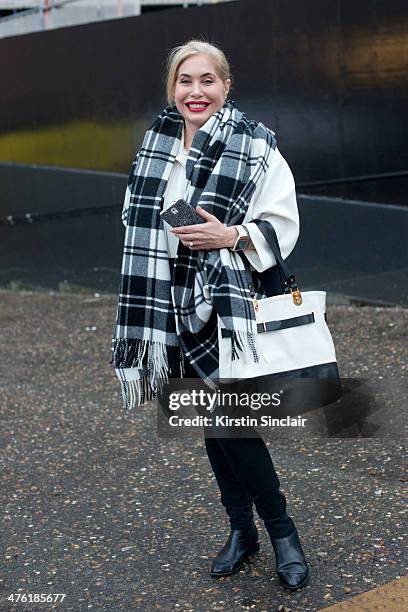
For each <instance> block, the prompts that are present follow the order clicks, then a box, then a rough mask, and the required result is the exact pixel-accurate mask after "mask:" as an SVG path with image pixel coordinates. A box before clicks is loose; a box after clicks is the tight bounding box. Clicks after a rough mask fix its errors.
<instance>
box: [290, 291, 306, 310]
mask: <svg viewBox="0 0 408 612" xmlns="http://www.w3.org/2000/svg"><path fill="white" fill-rule="evenodd" d="M290 292H291V294H292V299H293V303H294V305H295V306H300V305H301V304H302V302H303V298H302V294H301V293H300V291H299V289H296V290H295V291H293V289H291V290H290Z"/></svg>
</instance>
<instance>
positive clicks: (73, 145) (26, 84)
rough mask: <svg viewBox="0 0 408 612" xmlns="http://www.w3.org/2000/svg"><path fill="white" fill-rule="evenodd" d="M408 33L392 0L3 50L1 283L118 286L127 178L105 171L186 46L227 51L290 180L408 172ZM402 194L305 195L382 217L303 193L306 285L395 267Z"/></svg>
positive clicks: (117, 165)
mask: <svg viewBox="0 0 408 612" xmlns="http://www.w3.org/2000/svg"><path fill="white" fill-rule="evenodd" d="M407 25H408V11H407V9H406V1H405V0H388V1H387V2H385V1H384V0H359V2H355V0H306V1H305V0H290V1H289V0H270V1H268V0H240V1H237V2H230V3H225V4H218V5H214V6H210V5H206V6H203V7H196V8H194V9H172V10H168V11H161V12H155V13H149V14H146V15H143V16H141V17H135V18H128V19H117V20H112V21H108V22H101V23H95V24H89V25H84V26H79V27H71V28H64V29H60V30H55V31H48V32H44V33H36V34H31V35H26V36H19V37H15V38H8V39H2V40H0V71H1V72H0V73H1V75H2V76H1V84H2V87H1V90H0V241H1V245H2V247H1V249H0V258H1V259H0V261H1V265H0V284H7V283H8V282H9V281H10V280H15V279H22V280H23V281H27V282H28V281H30V284H33V283H34V284H35V282H38V283H39V284H40V285H45V286H58V282H61V281H63V280H70V281H71V282H77V283H79V284H82V285H89V286H93V287H95V288H98V289H100V290H104V289H106V290H116V288H117V282H118V279H119V276H118V274H119V270H118V268H119V265H120V257H121V247H122V240H123V229H124V228H123V226H122V224H121V220H120V208H121V202H122V199H123V192H124V188H125V178H126V177H125V176H123V175H120V174H117V173H127V172H128V169H129V167H130V164H131V162H132V160H133V158H134V155H135V152H136V150H137V148H138V147H139V146H140V144H141V140H142V136H143V134H144V132H145V130H146V128H147V127H148V125H149V124H150V123H151V122H152V121H153V119H154V118H155V116H156V115H157V114H158V113H159V112H160V110H161V109H162V108H163V106H164V105H165V104H166V101H165V98H164V66H165V59H166V55H167V53H168V51H169V50H170V49H171V48H173V47H174V46H175V45H179V44H181V43H183V42H185V41H186V40H188V39H189V38H191V37H194V36H205V37H206V38H207V39H209V40H211V41H214V42H216V43H218V44H219V45H221V47H222V48H223V49H224V50H225V51H226V53H227V56H228V57H229V59H230V62H231V67H232V71H233V75H234V77H235V86H234V88H233V89H232V90H231V92H230V93H231V97H232V98H233V99H234V100H236V101H237V102H238V104H239V107H240V108H241V109H242V110H244V111H245V112H246V114H247V116H248V117H249V118H253V119H257V120H261V121H263V122H264V123H265V124H266V125H268V126H269V127H271V128H272V129H273V130H275V132H276V134H277V138H278V146H279V148H280V149H281V151H282V153H283V154H284V156H285V157H286V159H287V160H288V162H289V164H290V166H291V168H292V170H293V172H294V175H295V179H296V182H297V184H298V185H302V183H303V182H310V181H316V180H321V181H325V180H328V179H336V178H342V177H350V176H356V175H362V174H363V175H367V174H378V173H384V172H389V173H396V172H398V171H404V170H406V169H408V163H407V162H408V148H407V146H406V142H407V136H408V134H407V122H406V121H405V122H404V115H405V112H406V108H407V106H408V99H407V98H408V95H407V94H408V79H407V74H408V68H407V63H406V57H407V56H408V39H407V37H406V35H405V32H406V30H407ZM1 162H4V163H3V164H2V163H1ZM9 162H11V165H10V163H9ZM13 162H14V165H13ZM19 162H22V165H19ZM66 168H72V170H66ZM84 171H85V172H84ZM92 171H99V172H92ZM115 173H116V174H115ZM406 186H407V185H406V179H405V178H404V177H403V176H402V177H396V178H394V179H393V182H392V183H390V182H388V187H387V182H385V181H384V180H382V181H374V180H373V181H371V182H370V183H357V184H354V183H348V184H346V185H340V186H339V185H337V186H332V187H327V186H326V187H325V188H322V187H320V188H316V189H317V190H318V191H319V192H320V193H325V194H326V195H337V196H339V195H340V196H342V197H352V198H356V199H359V200H371V201H377V202H383V203H386V204H387V203H388V204H389V206H388V210H387V212H385V211H384V207H379V206H375V205H373V206H368V207H365V208H364V207H361V206H360V205H353V206H352V207H350V206H351V205H349V204H347V203H346V204H345V203H342V202H341V201H337V202H335V201H333V200H330V199H326V200H324V199H323V200H322V199H320V200H319V199H316V200H313V201H311V200H307V199H302V198H300V199H299V203H300V211H301V218H302V233H301V238H300V241H299V244H298V247H297V249H296V252H295V253H294V255H293V258H294V262H295V264H296V266H297V267H299V266H300V267H303V268H307V269H309V271H313V269H314V270H315V271H317V273H316V275H315V277H313V278H312V276H313V274H312V276H310V275H309V277H307V275H306V277H307V278H308V279H309V280H310V282H312V284H313V283H314V282H317V281H318V280H319V279H323V280H327V279H331V280H333V279H336V278H338V279H341V278H343V279H344V278H356V277H357V276H359V275H360V276H361V275H364V274H373V273H375V272H381V273H387V274H388V273H390V272H392V270H399V269H402V268H404V266H405V267H408V265H407V261H406V253H405V248H404V246H403V245H405V242H406V240H405V233H406V231H407V216H406V214H405V212H408V211H407V209H406V208H404V205H405V204H406V202H407V200H406V192H407V189H406ZM314 189H315V188H309V189H308V190H307V191H308V193H311V192H313V190H314ZM316 189H315V190H316ZM305 190H306V188H305ZM392 204H399V205H402V206H400V207H399V209H397V208H396V207H394V206H392ZM112 206H113V207H115V206H116V209H115V208H113V209H112V210H110V211H107V210H105V211H102V213H101V214H97V209H99V207H112ZM87 208H91V209H92V208H94V209H95V210H94V212H92V211H91V213H90V214H86V215H83V216H78V213H77V212H75V211H78V210H79V211H81V210H82V211H84V209H87ZM72 209H75V210H74V212H73V213H72V215H68V216H65V217H64V218H61V217H60V218H58V219H48V220H43V221H38V222H36V221H34V222H33V223H27V224H22V223H20V224H17V225H14V226H13V225H5V224H4V223H3V224H1V222H2V220H4V219H5V217H6V216H7V215H23V214H25V213H33V214H34V213H36V212H38V213H44V212H56V211H57V212H58V211H59V212H63V211H66V210H72ZM84 212H85V211H84ZM384 228H385V229H384ZM377 234H378V235H379V236H382V237H383V238H384V240H383V242H382V243H381V244H380V243H379V242H378V241H376V236H377ZM317 237H318V238H319V240H316V238H317ZM396 245H399V246H398V248H397V249H396ZM324 270H326V273H327V274H326V278H325V277H324ZM359 282H360V281H359ZM399 282H400V281H398V277H397V280H396V286H398V283H399ZM357 289H358V288H357ZM357 294H358V291H357Z"/></svg>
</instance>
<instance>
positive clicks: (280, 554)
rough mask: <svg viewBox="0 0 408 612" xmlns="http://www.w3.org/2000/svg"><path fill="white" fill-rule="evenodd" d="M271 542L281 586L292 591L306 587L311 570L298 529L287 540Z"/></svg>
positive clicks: (275, 539)
mask: <svg viewBox="0 0 408 612" xmlns="http://www.w3.org/2000/svg"><path fill="white" fill-rule="evenodd" d="M271 542H272V546H273V548H274V551H275V556H276V571H277V574H278V576H279V579H280V581H281V584H282V585H283V586H284V587H286V588H287V589H291V590H293V589H298V588H299V587H302V586H304V585H305V584H306V582H307V580H308V578H309V568H308V566H307V561H306V558H305V555H304V553H303V550H302V546H301V544H300V540H299V535H298V532H297V529H296V527H295V528H294V530H293V531H292V533H291V534H290V535H288V536H286V537H285V538H272V537H271Z"/></svg>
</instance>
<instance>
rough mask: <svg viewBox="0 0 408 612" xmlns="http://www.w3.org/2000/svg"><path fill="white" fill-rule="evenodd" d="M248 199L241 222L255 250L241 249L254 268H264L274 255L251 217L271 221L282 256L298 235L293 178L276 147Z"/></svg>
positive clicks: (259, 269) (289, 250)
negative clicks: (263, 174)
mask: <svg viewBox="0 0 408 612" xmlns="http://www.w3.org/2000/svg"><path fill="white" fill-rule="evenodd" d="M258 188H259V189H258ZM252 202H253V205H252V206H251V203H252ZM251 203H250V206H249V207H248V211H247V214H246V216H245V219H244V221H243V224H244V225H245V227H246V228H247V229H248V232H249V235H250V238H251V241H252V244H253V247H254V249H255V250H254V251H251V250H245V251H243V253H244V254H245V256H246V257H247V259H248V261H249V262H250V264H251V265H252V266H253V267H254V268H255V270H257V271H258V272H264V270H267V269H268V268H271V267H272V266H274V265H276V259H275V255H274V254H273V253H272V250H271V249H270V248H269V246H268V243H267V241H266V239H265V237H264V235H263V234H262V232H261V230H260V229H259V228H258V227H257V225H256V224H255V223H251V220H252V219H267V220H268V221H270V223H272V225H273V227H274V229H275V231H276V235H277V237H278V241H279V246H280V249H281V253H282V257H283V259H286V258H287V257H288V256H289V255H290V253H291V252H292V250H293V248H294V246H295V244H296V242H297V239H298V237H299V212H298V207H297V201H296V190H295V180H294V178H293V174H292V172H291V170H290V168H289V166H288V163H287V162H286V160H285V159H284V157H283V156H282V154H281V153H280V151H279V150H278V148H277V147H276V149H275V150H274V152H273V154H272V160H271V163H270V164H269V167H268V169H267V170H266V174H265V176H264V179H263V181H262V182H261V184H260V185H258V187H257V189H256V190H255V193H254V196H253V198H252V200H251Z"/></svg>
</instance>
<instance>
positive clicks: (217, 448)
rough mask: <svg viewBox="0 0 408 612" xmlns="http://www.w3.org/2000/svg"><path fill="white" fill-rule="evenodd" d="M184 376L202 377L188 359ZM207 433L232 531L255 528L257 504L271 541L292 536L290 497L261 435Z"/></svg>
mask: <svg viewBox="0 0 408 612" xmlns="http://www.w3.org/2000/svg"><path fill="white" fill-rule="evenodd" d="M184 376H185V378H197V377H198V376H197V373H196V371H195V369H194V368H193V367H192V365H191V364H190V363H189V361H188V359H187V358H185V374H184ZM251 429H252V428H251ZM205 432H206V429H205V428H204V442H205V448H206V451H207V455H208V459H209V461H210V464H211V467H212V470H213V472H214V475H215V478H216V480H217V483H218V487H219V489H220V492H221V503H222V505H223V506H224V507H225V510H226V513H227V515H228V518H229V522H230V526H231V529H249V528H250V527H251V525H252V521H253V511H252V507H253V504H255V507H256V510H257V513H258V515H259V517H260V518H261V519H262V520H263V522H264V524H265V527H266V529H267V530H268V533H269V534H270V536H271V537H275V538H281V537H285V536H287V535H289V534H290V533H291V532H292V531H293V528H294V523H293V521H292V519H291V518H290V517H289V516H288V514H287V512H286V497H285V495H284V494H283V493H282V491H281V490H280V488H279V487H280V481H279V478H278V475H277V473H276V471H275V467H274V465H273V462H272V458H271V455H270V453H269V451H268V448H267V446H266V444H265V442H264V441H263V439H262V438H261V436H260V435H259V434H258V432H257V431H256V430H255V429H252V432H251V433H252V434H253V435H254V436H256V437H251V438H248V437H239V438H236V437H233V436H232V435H228V437H207V436H206V435H205ZM228 433H230V432H228Z"/></svg>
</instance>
